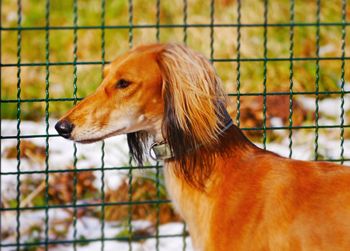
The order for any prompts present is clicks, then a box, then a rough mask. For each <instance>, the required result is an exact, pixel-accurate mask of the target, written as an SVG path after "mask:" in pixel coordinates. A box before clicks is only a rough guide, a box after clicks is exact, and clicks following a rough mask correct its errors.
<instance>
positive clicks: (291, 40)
mask: <svg viewBox="0 0 350 251" xmlns="http://www.w3.org/2000/svg"><path fill="white" fill-rule="evenodd" d="M289 13H290V14H289V23H290V27H289V117H288V121H289V134H288V139H289V145H288V148H289V156H288V157H289V158H292V156H293V129H292V127H293V86H294V82H293V77H294V65H293V58H294V0H290V5H289Z"/></svg>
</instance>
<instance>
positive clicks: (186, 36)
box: [182, 0, 188, 251]
mask: <svg viewBox="0 0 350 251" xmlns="http://www.w3.org/2000/svg"><path fill="white" fill-rule="evenodd" d="M182 12H183V20H182V21H183V30H182V31H183V39H182V41H183V43H184V44H185V45H187V39H188V34H187V33H188V29H187V19H188V2H187V0H183V8H182ZM186 229H187V226H186V223H185V221H183V227H182V251H185V250H186V248H187V244H186V236H187V234H186V231H187V230H186Z"/></svg>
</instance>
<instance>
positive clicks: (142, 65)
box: [110, 45, 160, 77]
mask: <svg viewBox="0 0 350 251" xmlns="http://www.w3.org/2000/svg"><path fill="white" fill-rule="evenodd" d="M159 49H160V47H159V46H158V45H154V46H140V47H136V48H135V49H133V50H130V51H128V52H126V53H124V54H122V55H120V56H118V57H117V58H116V59H115V60H114V61H113V62H112V63H111V65H110V69H111V73H112V74H113V75H115V76H116V77H118V76H120V75H124V74H127V75H129V74H133V75H134V77H136V76H137V75H138V74H142V73H148V75H149V76H151V75H153V74H152V72H154V73H157V74H158V73H159V72H158V71H157V69H158V64H157V61H156V59H157V55H158V53H159V51H160V50H159Z"/></svg>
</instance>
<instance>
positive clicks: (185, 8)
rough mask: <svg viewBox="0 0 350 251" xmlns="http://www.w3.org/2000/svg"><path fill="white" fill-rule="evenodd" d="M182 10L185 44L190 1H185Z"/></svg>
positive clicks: (184, 41)
mask: <svg viewBox="0 0 350 251" xmlns="http://www.w3.org/2000/svg"><path fill="white" fill-rule="evenodd" d="M182 12H183V25H184V27H183V39H182V41H183V43H184V44H187V16H188V2H187V0H184V1H183V9H182Z"/></svg>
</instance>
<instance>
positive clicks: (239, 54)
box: [236, 0, 242, 127]
mask: <svg viewBox="0 0 350 251" xmlns="http://www.w3.org/2000/svg"><path fill="white" fill-rule="evenodd" d="M241 8H242V4H241V0H237V40H236V42H237V48H236V51H237V66H236V71H237V77H236V84H237V88H236V92H237V99H236V103H237V115H236V123H237V126H238V127H239V126H240V116H241V62H240V59H241V17H242V14H241Z"/></svg>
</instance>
